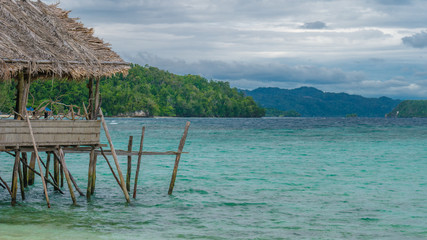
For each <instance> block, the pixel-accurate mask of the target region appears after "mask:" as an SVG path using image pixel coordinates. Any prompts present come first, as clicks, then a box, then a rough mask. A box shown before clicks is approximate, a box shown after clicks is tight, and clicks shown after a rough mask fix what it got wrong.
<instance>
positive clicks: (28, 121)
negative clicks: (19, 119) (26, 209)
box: [18, 112, 50, 208]
mask: <svg viewBox="0 0 427 240" xmlns="http://www.w3.org/2000/svg"><path fill="white" fill-rule="evenodd" d="M26 117H27V123H28V128H29V129H30V135H31V140H32V142H33V147H34V153H35V155H36V159H37V164H38V165H39V170H40V175H41V179H42V183H43V189H44V195H45V197H46V203H47V207H48V208H50V202H49V196H48V194H47V186H46V182H45V180H44V176H43V169H42V165H41V163H40V157H39V151H38V150H37V145H36V140H35V138H34V133H33V128H32V127H31V123H30V118H29V116H28V112H26ZM18 159H19V155H18Z"/></svg>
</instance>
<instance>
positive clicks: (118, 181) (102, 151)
mask: <svg viewBox="0 0 427 240" xmlns="http://www.w3.org/2000/svg"><path fill="white" fill-rule="evenodd" d="M101 155H102V156H103V157H104V159H105V161H106V162H107V164H108V167H109V168H110V170H111V173H113V177H114V179H116V182H117V184H119V186H120V187H121V183H120V180H119V179H118V178H117V175H116V173H115V172H114V169H113V167H112V166H111V164H110V161H108V158H107V156H105V154H104V150H102V148H101Z"/></svg>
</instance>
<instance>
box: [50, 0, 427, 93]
mask: <svg viewBox="0 0 427 240" xmlns="http://www.w3.org/2000/svg"><path fill="white" fill-rule="evenodd" d="M42 1H43V2H45V3H48V4H50V3H58V2H59V7H61V8H63V9H66V10H71V11H72V12H71V13H70V16H71V17H78V18H80V21H82V22H83V23H84V25H85V26H86V27H91V28H94V29H95V35H96V36H97V37H100V38H101V39H103V40H104V41H106V42H109V43H110V44H111V45H112V49H113V50H114V51H116V52H117V53H118V54H120V55H121V57H122V58H123V59H124V60H125V61H128V62H132V63H136V64H140V65H146V64H148V65H150V66H154V67H158V68H160V69H163V70H167V71H169V72H172V73H176V74H180V75H186V74H196V75H200V76H203V77H205V78H207V79H209V80H220V81H228V82H230V85H231V86H232V87H237V88H240V89H249V90H251V89H255V88H258V87H279V88H285V89H293V88H298V87H301V86H310V87H316V88H318V89H320V90H322V91H325V92H346V93H349V94H358V95H362V96H365V97H380V96H387V97H392V98H398V99H427V14H426V13H427V1H425V0H60V1H58V0H42Z"/></svg>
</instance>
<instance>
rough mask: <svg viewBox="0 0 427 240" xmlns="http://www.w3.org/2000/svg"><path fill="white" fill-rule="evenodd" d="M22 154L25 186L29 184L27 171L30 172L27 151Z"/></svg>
mask: <svg viewBox="0 0 427 240" xmlns="http://www.w3.org/2000/svg"><path fill="white" fill-rule="evenodd" d="M21 155H22V158H21V161H22V164H23V166H22V173H23V174H22V180H23V182H24V187H27V186H28V178H27V173H28V169H27V153H26V152H23V153H22V154H21ZM24 163H25V164H24Z"/></svg>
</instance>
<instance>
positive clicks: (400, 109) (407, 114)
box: [387, 100, 427, 118]
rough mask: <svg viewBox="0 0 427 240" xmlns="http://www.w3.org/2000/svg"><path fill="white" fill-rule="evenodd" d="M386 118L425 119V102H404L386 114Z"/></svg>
mask: <svg viewBox="0 0 427 240" xmlns="http://www.w3.org/2000/svg"><path fill="white" fill-rule="evenodd" d="M387 117H398V118H414V117H419V118H425V117H427V100H405V101H403V102H401V103H400V104H399V105H397V107H395V108H394V109H393V110H392V111H391V112H390V113H388V114H387Z"/></svg>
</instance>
